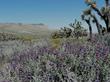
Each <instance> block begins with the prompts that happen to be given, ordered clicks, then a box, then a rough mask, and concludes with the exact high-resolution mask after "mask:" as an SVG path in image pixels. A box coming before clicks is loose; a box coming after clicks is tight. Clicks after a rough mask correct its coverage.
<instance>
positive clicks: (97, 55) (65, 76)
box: [2, 37, 110, 82]
mask: <svg viewBox="0 0 110 82" xmlns="http://www.w3.org/2000/svg"><path fill="white" fill-rule="evenodd" d="M61 41H62V40H61ZM52 42H53V44H58V45H59V40H57V41H56V40H54V41H52ZM40 43H41V44H38V43H37V45H36V46H35V45H33V46H31V47H29V48H27V49H23V50H22V51H21V52H16V53H13V54H12V55H11V57H10V58H9V61H8V65H7V66H8V70H9V71H5V72H4V71H2V73H3V74H5V73H7V75H4V76H3V77H5V78H3V79H2V80H9V81H11V82H15V81H16V82H30V81H31V82H52V81H53V82H73V81H76V82H96V81H99V82H109V81H110V79H109V78H110V71H109V70H110V68H109V63H110V47H109V46H108V45H106V44H105V43H104V42H103V41H101V40H97V37H94V40H92V41H91V42H83V43H81V42H72V41H70V40H63V41H62V42H60V46H59V47H58V48H53V47H52V45H51V44H50V42H48V41H46V40H45V42H44V43H42V42H41V41H40ZM44 44H45V45H44ZM7 66H6V67H7ZM6 67H4V69H3V70H5V69H6Z"/></svg>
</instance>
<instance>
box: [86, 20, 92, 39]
mask: <svg viewBox="0 0 110 82" xmlns="http://www.w3.org/2000/svg"><path fill="white" fill-rule="evenodd" d="M85 21H86V23H87V24H88V26H89V37H90V40H91V39H92V26H91V24H90V19H88V20H87V19H85Z"/></svg>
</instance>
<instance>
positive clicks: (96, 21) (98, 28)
mask: <svg viewBox="0 0 110 82" xmlns="http://www.w3.org/2000/svg"><path fill="white" fill-rule="evenodd" d="M91 17H92V18H93V20H94V22H95V23H96V26H97V30H98V33H99V35H101V25H100V24H99V22H98V20H97V18H96V16H95V15H91Z"/></svg>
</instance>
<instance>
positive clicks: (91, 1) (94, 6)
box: [85, 0, 110, 32]
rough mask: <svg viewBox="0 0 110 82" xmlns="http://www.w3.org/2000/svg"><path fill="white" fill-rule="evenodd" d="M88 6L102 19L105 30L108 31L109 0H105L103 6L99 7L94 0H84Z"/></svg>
mask: <svg viewBox="0 0 110 82" xmlns="http://www.w3.org/2000/svg"><path fill="white" fill-rule="evenodd" d="M85 2H86V4H87V5H88V6H89V8H92V10H94V11H96V13H97V14H98V15H99V16H100V17H101V18H102V19H103V20H104V22H105V24H106V28H107V32H110V5H109V0H105V6H104V7H102V8H101V9H99V8H98V7H97V4H96V2H95V1H94V0H85Z"/></svg>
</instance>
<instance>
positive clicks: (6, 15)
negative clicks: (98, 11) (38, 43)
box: [0, 0, 104, 28]
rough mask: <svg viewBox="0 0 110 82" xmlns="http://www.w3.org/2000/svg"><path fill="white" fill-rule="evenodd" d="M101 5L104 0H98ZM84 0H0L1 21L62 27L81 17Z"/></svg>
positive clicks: (84, 6) (84, 7)
mask: <svg viewBox="0 0 110 82" xmlns="http://www.w3.org/2000/svg"><path fill="white" fill-rule="evenodd" d="M97 1H98V2H99V6H100V5H102V4H103V1H104V0H97ZM86 8H87V5H86V4H85V3H84V0H0V23H34V24H36V23H44V24H46V25H48V26H49V28H60V27H63V26H67V25H68V24H70V23H72V22H74V19H80V15H81V13H82V11H83V10H84V9H86Z"/></svg>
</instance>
